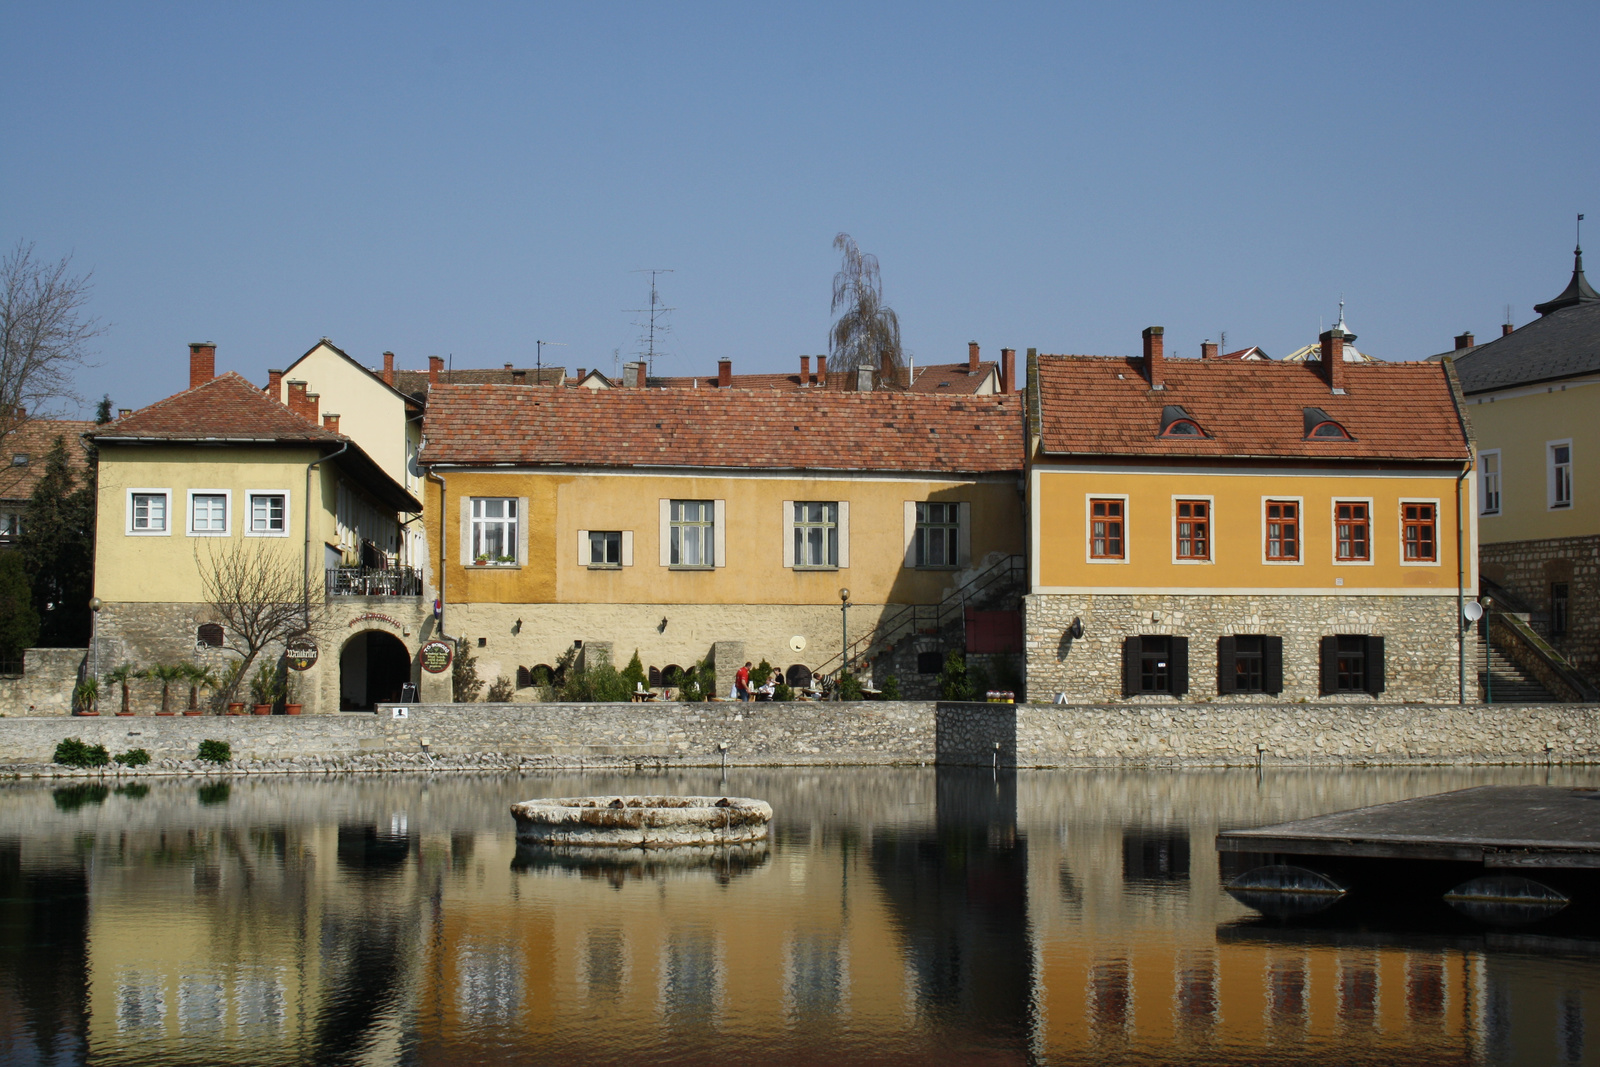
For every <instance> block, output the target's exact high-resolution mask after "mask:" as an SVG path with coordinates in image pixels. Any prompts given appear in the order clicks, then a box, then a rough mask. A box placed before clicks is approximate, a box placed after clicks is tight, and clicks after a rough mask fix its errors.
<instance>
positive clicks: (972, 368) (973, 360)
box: [967, 341, 978, 374]
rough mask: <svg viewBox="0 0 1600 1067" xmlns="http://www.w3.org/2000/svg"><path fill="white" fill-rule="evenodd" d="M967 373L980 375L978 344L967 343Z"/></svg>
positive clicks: (974, 342)
mask: <svg viewBox="0 0 1600 1067" xmlns="http://www.w3.org/2000/svg"><path fill="white" fill-rule="evenodd" d="M967 373H968V374H977V373H978V342H976V341H968V342H967Z"/></svg>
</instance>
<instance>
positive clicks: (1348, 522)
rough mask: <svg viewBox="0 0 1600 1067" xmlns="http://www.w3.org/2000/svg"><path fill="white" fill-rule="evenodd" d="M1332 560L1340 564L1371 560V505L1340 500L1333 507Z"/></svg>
mask: <svg viewBox="0 0 1600 1067" xmlns="http://www.w3.org/2000/svg"><path fill="white" fill-rule="evenodd" d="M1333 525H1334V544H1335V546H1336V547H1335V550H1334V558H1335V559H1337V560H1338V561H1339V562H1340V563H1366V562H1368V561H1370V560H1371V559H1372V513H1371V505H1369V504H1367V503H1366V502H1364V501H1355V500H1340V501H1337V502H1336V503H1335V504H1334V505H1333Z"/></svg>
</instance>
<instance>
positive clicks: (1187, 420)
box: [1161, 404, 1206, 438]
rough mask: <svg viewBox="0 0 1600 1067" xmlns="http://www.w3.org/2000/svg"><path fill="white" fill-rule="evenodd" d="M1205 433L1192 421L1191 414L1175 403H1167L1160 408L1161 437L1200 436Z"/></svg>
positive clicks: (1203, 435)
mask: <svg viewBox="0 0 1600 1067" xmlns="http://www.w3.org/2000/svg"><path fill="white" fill-rule="evenodd" d="M1205 435H1206V432H1205V431H1204V430H1202V429H1201V428H1200V424H1199V423H1197V422H1195V421H1194V418H1193V416H1191V415H1190V414H1189V413H1188V412H1187V411H1185V410H1183V408H1181V407H1179V406H1178V405H1177V404H1168V405H1167V406H1166V407H1164V408H1162V409H1161V436H1162V437H1195V438H1202V437H1205Z"/></svg>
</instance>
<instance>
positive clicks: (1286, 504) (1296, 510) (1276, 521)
mask: <svg viewBox="0 0 1600 1067" xmlns="http://www.w3.org/2000/svg"><path fill="white" fill-rule="evenodd" d="M1305 510H1306V502H1305V498H1303V497H1298V496H1287V497H1277V496H1264V497H1262V498H1261V560H1262V562H1263V563H1269V564H1278V565H1283V564H1288V565H1290V566H1299V565H1300V562H1301V560H1302V559H1304V558H1305V557H1304V553H1303V552H1302V548H1303V547H1304V533H1305V527H1304V522H1305Z"/></svg>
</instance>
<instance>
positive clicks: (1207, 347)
mask: <svg viewBox="0 0 1600 1067" xmlns="http://www.w3.org/2000/svg"><path fill="white" fill-rule="evenodd" d="M1200 358H1201V359H1216V358H1217V343H1216V342H1215V341H1201V342H1200Z"/></svg>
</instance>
